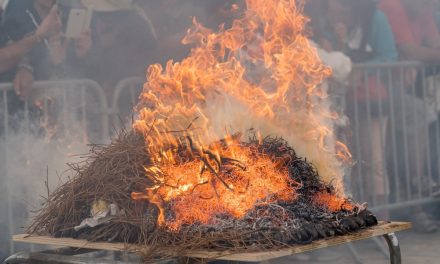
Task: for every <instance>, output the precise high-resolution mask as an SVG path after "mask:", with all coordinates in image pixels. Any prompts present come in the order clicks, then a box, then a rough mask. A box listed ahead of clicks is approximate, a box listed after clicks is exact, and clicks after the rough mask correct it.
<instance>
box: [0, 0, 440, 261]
mask: <svg viewBox="0 0 440 264" xmlns="http://www.w3.org/2000/svg"><path fill="white" fill-rule="evenodd" d="M0 6H1V7H0V16H1V18H0V19H1V25H0V180H1V184H0V260H2V259H4V258H5V257H7V256H9V255H11V254H12V253H14V252H17V251H20V250H34V249H35V248H33V247H29V246H24V245H20V244H15V243H13V242H11V241H10V239H9V238H10V236H11V234H17V233H23V232H24V227H25V226H26V224H27V223H28V221H29V219H30V217H31V216H32V212H33V211H35V210H37V209H38V208H39V207H40V206H41V202H42V201H44V195H47V193H48V191H50V190H51V189H53V188H55V187H56V186H57V185H58V184H59V183H60V182H62V180H63V178H66V177H69V176H70V175H71V174H70V172H69V171H68V168H69V166H68V165H67V163H73V162H75V161H78V160H80V156H78V154H81V153H87V150H88V146H87V144H89V143H95V144H101V143H106V142H108V141H109V140H110V137H111V136H112V135H115V134H117V131H119V130H120V129H121V128H123V127H129V126H130V124H131V120H132V119H133V111H132V109H133V107H134V106H135V105H136V102H137V98H138V96H139V93H140V91H141V89H142V87H143V83H144V82H145V73H146V69H147V66H148V65H150V64H153V63H160V64H162V65H165V64H166V62H167V61H169V60H173V61H179V60H181V59H183V58H185V57H186V56H187V55H188V53H189V51H190V48H191V47H190V46H185V45H182V44H181V40H182V38H183V37H184V36H185V33H186V31H187V29H188V28H189V27H191V25H192V18H193V17H196V18H197V20H198V21H199V22H201V23H202V24H203V25H205V26H206V27H208V28H213V29H217V28H218V27H219V26H220V25H222V24H225V27H228V26H230V25H231V23H232V21H233V19H234V18H235V17H237V16H238V15H239V13H240V8H238V9H237V6H239V7H242V6H243V1H239V0H237V1H227V0H138V1H135V0H58V1H55V0H9V1H7V0H3V1H2V0H0ZM304 12H305V13H306V14H307V16H308V17H310V18H311V21H310V22H309V23H308V28H307V34H308V36H309V38H310V40H311V41H313V42H314V43H315V44H316V46H317V48H318V49H319V52H320V55H321V54H322V59H323V62H324V63H326V64H328V65H330V66H331V67H332V68H333V77H332V78H330V79H329V80H327V81H326V85H328V93H329V96H330V99H331V101H332V102H333V106H332V107H333V111H335V112H337V113H338V115H339V118H338V119H337V120H335V124H336V126H337V135H338V138H339V139H341V140H342V141H343V142H344V143H346V144H347V145H348V147H349V149H350V150H351V153H352V155H353V157H352V159H353V163H352V166H350V168H348V169H347V170H346V175H345V179H344V183H345V188H346V191H347V194H348V195H349V196H350V197H352V198H353V199H354V200H356V201H360V202H367V203H368V205H369V208H371V209H372V210H373V211H374V212H375V213H376V214H377V215H378V216H379V218H380V219H383V220H405V221H412V222H413V224H414V229H413V230H412V231H410V232H407V233H405V234H403V236H402V244H403V246H402V250H403V252H402V253H403V255H404V259H405V258H406V259H405V260H406V262H408V263H435V262H436V261H435V260H437V259H440V252H436V251H438V250H435V245H438V243H439V242H440V235H439V234H438V233H437V230H438V228H439V227H440V226H439V220H440V207H439V205H440V203H439V201H440V119H439V117H440V116H439V114H440V33H439V30H440V1H437V0H307V1H305V7H304ZM347 71H348V74H340V73H341V72H347ZM383 251H384V244H383V242H381V241H372V242H367V243H365V242H364V243H360V244H359V243H358V244H355V245H354V246H353V247H351V246H350V247H342V248H338V249H337V250H334V251H332V252H321V253H318V254H309V255H304V256H300V257H297V258H295V260H296V261H298V262H305V263H316V262H320V261H323V262H327V263H353V262H354V261H356V260H360V259H362V260H363V261H364V262H365V263H387V261H386V259H385V256H384V255H385V253H383ZM373 253H374V254H373ZM373 255H374V257H373ZM291 260H292V259H287V260H280V263H282V262H283V261H286V262H287V261H291Z"/></svg>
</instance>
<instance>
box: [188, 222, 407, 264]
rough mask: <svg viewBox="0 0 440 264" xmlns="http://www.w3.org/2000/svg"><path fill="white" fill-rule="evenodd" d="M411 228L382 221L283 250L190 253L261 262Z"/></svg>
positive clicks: (192, 253) (196, 256) (191, 255)
mask: <svg viewBox="0 0 440 264" xmlns="http://www.w3.org/2000/svg"><path fill="white" fill-rule="evenodd" d="M410 228H411V223H402V222H391V223H384V222H382V223H380V224H379V225H377V226H374V227H372V228H369V229H364V230H361V231H359V232H356V233H353V234H349V235H345V236H338V237H332V238H327V239H321V240H317V241H314V242H312V243H310V244H307V245H296V246H292V247H289V248H286V249H281V250H275V251H262V252H253V253H241V254H234V253H233V252H208V251H199V252H195V251H194V252H191V253H190V254H188V255H189V256H190V257H194V258H201V259H221V260H229V261H243V262H260V261H267V260H272V259H276V258H281V257H285V256H290V255H294V254H299V253H304V252H309V251H313V250H317V249H321V248H327V247H332V246H337V245H341V244H345V243H350V242H355V241H359V240H364V239H369V238H372V237H377V236H382V235H385V234H389V233H395V232H399V231H403V230H407V229H410Z"/></svg>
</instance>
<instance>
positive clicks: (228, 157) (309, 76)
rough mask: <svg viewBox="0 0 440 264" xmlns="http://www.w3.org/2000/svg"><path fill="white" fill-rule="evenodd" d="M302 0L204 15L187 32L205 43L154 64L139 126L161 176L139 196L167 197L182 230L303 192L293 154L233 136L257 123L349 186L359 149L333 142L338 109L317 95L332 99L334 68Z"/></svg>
mask: <svg viewBox="0 0 440 264" xmlns="http://www.w3.org/2000/svg"><path fill="white" fill-rule="evenodd" d="M296 2H297V1H295V0H247V1H246V6H247V10H246V11H243V18H242V19H240V20H236V21H235V22H234V23H233V26H232V27H231V28H230V29H224V28H220V30H219V32H217V33H214V32H212V31H211V30H209V29H206V28H204V27H203V26H202V25H200V24H198V23H197V22H196V21H194V29H192V30H189V31H188V34H187V36H186V37H185V39H184V40H183V42H184V43H186V44H194V46H195V47H194V48H193V49H192V52H191V54H190V56H189V57H187V58H186V59H184V60H183V61H182V62H180V63H173V62H169V63H168V64H167V66H166V68H165V69H162V67H161V66H160V65H153V66H150V68H149V70H148V76H147V77H148V82H147V83H146V84H145V86H144V91H143V93H142V94H141V97H140V104H139V106H138V109H139V118H138V120H137V121H136V122H135V124H134V129H135V130H136V131H137V132H141V133H143V134H144V136H145V140H146V142H147V146H146V147H147V150H148V152H149V153H150V155H151V160H152V164H154V165H153V166H150V167H146V168H145V171H146V174H147V177H149V178H150V179H151V181H152V183H153V185H152V186H151V187H150V188H148V189H146V191H145V192H144V193H133V194H132V197H133V199H147V200H149V201H150V202H151V203H154V204H155V205H157V207H158V208H159V211H160V215H159V219H158V223H159V224H160V225H162V226H166V227H168V228H170V229H174V230H177V229H179V228H180V227H181V226H182V225H183V224H192V223H197V222H198V223H210V222H213V221H215V217H216V216H218V215H221V214H227V215H232V216H234V217H237V218H239V217H242V216H244V215H245V214H246V212H248V211H249V210H250V209H252V208H254V207H255V206H256V205H258V204H262V203H270V202H274V201H289V202H292V201H294V200H295V198H296V196H297V195H296V192H295V189H296V188H297V186H298V183H296V182H294V181H293V180H292V179H291V178H290V177H289V174H288V172H287V169H286V168H285V166H282V164H284V163H285V161H283V159H282V158H280V159H279V160H274V158H273V157H269V156H266V155H265V154H264V153H261V152H258V151H256V150H254V149H252V148H251V147H248V146H245V143H243V142H245V141H243V139H241V138H240V137H239V136H231V135H233V134H234V133H244V132H246V131H247V130H249V129H251V128H253V129H255V131H257V133H258V134H260V135H264V136H266V135H274V136H280V137H283V138H285V139H286V140H288V141H289V143H290V144H291V145H292V146H293V147H294V149H295V150H296V151H297V153H298V154H299V155H300V156H304V157H307V158H308V159H309V160H310V161H311V162H312V163H313V165H314V166H315V167H316V168H317V170H318V171H319V173H320V175H321V177H322V180H323V181H324V182H326V183H330V182H331V181H334V183H335V184H336V186H335V187H336V188H337V190H338V193H339V194H342V187H341V186H342V185H341V175H342V164H341V160H343V159H347V158H349V157H350V155H349V153H348V150H347V149H346V147H345V146H344V145H343V144H342V143H340V142H337V143H332V142H336V141H335V140H334V139H333V137H334V136H333V128H332V125H331V124H332V121H331V120H332V119H334V118H335V116H334V114H333V113H330V112H329V110H328V109H327V108H325V107H322V105H323V104H321V103H314V102H316V101H324V100H325V97H326V94H325V93H324V92H323V91H321V90H319V89H317V85H319V84H320V83H321V82H322V80H323V79H324V78H326V77H328V76H329V75H330V73H331V70H330V69H329V68H327V67H326V66H324V65H323V64H322V63H321V61H320V60H319V58H318V55H317V53H316V51H315V50H314V48H312V46H311V44H310V43H309V41H308V39H307V38H306V37H305V36H304V35H303V29H304V26H305V24H306V22H307V19H306V18H305V17H304V16H303V15H302V14H301V10H300V8H299V7H298V6H297V4H296ZM235 8H236V9H237V8H238V6H235ZM245 65H246V66H247V65H253V66H255V67H260V68H262V69H263V70H262V73H261V72H260V73H258V74H257V75H255V74H254V72H252V71H249V70H247V68H246V67H245ZM234 135H235V134H234ZM221 139H224V140H221ZM213 142H216V143H213ZM322 197H323V196H321V198H322ZM321 198H320V199H319V201H322V199H321ZM331 208H332V206H331ZM167 210H169V214H167Z"/></svg>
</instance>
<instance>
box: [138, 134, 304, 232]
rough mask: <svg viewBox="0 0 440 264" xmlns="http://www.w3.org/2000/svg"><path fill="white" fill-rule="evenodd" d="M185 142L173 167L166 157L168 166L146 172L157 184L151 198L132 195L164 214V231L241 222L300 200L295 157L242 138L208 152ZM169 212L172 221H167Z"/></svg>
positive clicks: (175, 155)
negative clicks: (227, 219)
mask: <svg viewBox="0 0 440 264" xmlns="http://www.w3.org/2000/svg"><path fill="white" fill-rule="evenodd" d="M180 140H181V142H180V144H179V146H178V147H177V148H176V149H173V150H170V151H169V153H170V152H171V153H172V154H170V155H172V156H171V157H172V162H170V161H169V160H168V159H167V157H166V156H165V157H163V159H162V160H161V161H162V162H163V160H165V162H164V163H163V165H161V164H160V165H157V162H156V163H155V165H153V166H151V167H148V168H146V174H147V177H149V178H150V179H151V180H152V182H153V183H154V184H153V186H152V187H149V188H148V189H147V193H146V194H144V193H133V194H132V196H133V198H134V199H147V200H148V201H150V202H152V203H154V204H155V205H156V206H158V208H160V215H159V219H158V220H159V224H160V225H166V226H167V227H169V228H171V229H173V230H177V229H179V227H180V226H181V225H182V224H193V223H201V224H208V223H209V224H212V223H213V222H215V216H217V215H219V214H228V215H230V216H233V217H236V218H242V217H243V216H244V215H245V214H246V213H247V212H248V211H249V210H251V209H252V208H254V207H255V206H256V205H258V204H269V203H274V202H277V201H284V202H293V201H294V200H295V198H296V191H295V190H296V188H298V187H299V185H300V184H299V183H297V182H295V181H294V180H293V178H291V177H289V172H288V168H287V166H286V163H287V162H288V161H289V160H290V159H291V157H290V156H284V157H279V158H277V157H275V156H273V157H272V156H270V155H269V153H264V152H263V151H262V150H261V149H259V147H258V146H259V144H256V143H255V142H251V143H243V142H241V141H240V137H239V136H237V135H236V136H233V137H232V136H231V137H228V138H226V139H224V140H222V141H218V142H216V143H214V144H212V145H211V146H207V147H209V149H205V148H203V147H200V146H199V147H196V146H195V145H194V142H193V140H192V139H191V137H189V136H187V137H182V138H181V139H180ZM279 151H283V150H282V149H280V150H279ZM166 209H167V210H166ZM165 211H168V212H171V213H172V214H173V216H172V217H171V218H172V219H173V220H169V221H167V218H166V217H165Z"/></svg>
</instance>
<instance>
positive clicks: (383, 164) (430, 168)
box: [346, 62, 440, 209]
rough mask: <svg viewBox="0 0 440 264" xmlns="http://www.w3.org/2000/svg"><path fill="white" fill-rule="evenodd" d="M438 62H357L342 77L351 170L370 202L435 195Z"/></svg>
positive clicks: (354, 185)
mask: <svg viewBox="0 0 440 264" xmlns="http://www.w3.org/2000/svg"><path fill="white" fill-rule="evenodd" d="M439 69H440V66H439V65H425V64H420V63H416V62H400V63H396V64H374V65H368V64H363V65H356V66H355V67H354V70H353V73H352V75H351V77H350V79H349V81H348V83H347V96H346V105H347V108H346V113H347V115H348V117H349V120H350V127H349V129H350V131H352V136H351V137H349V140H348V142H349V146H350V149H351V150H352V152H353V156H354V160H355V161H356V164H355V166H354V167H353V170H352V173H351V175H350V181H351V184H350V185H351V190H352V193H353V194H354V195H355V197H356V199H357V200H360V201H368V202H369V203H370V204H371V205H372V206H373V207H374V208H376V209H381V208H388V209H391V208H396V207H404V206H407V205H415V204H421V203H425V202H431V201H435V200H436V199H435V197H434V194H435V193H436V192H437V191H439V186H440V168H439V164H440V123H439V113H440V112H439V111H440V108H439V106H440V81H439V80H440V76H438V74H437V73H439Z"/></svg>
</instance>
